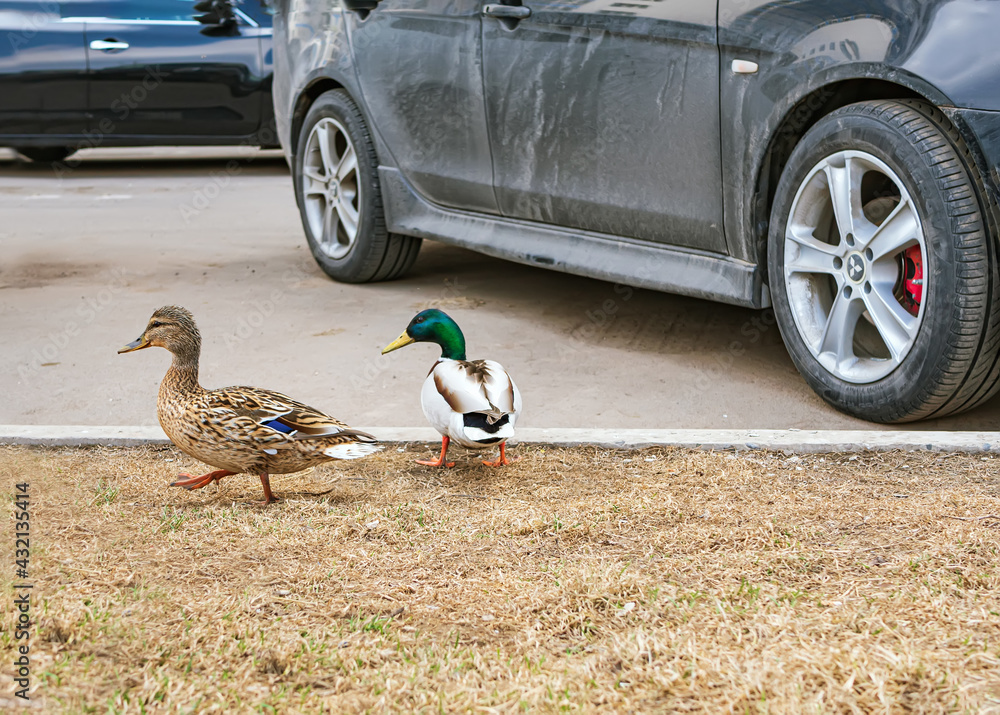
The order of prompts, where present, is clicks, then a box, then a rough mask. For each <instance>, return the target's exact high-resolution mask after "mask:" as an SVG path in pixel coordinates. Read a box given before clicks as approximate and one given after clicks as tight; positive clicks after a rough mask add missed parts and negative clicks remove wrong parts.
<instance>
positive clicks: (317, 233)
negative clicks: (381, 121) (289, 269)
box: [294, 89, 420, 283]
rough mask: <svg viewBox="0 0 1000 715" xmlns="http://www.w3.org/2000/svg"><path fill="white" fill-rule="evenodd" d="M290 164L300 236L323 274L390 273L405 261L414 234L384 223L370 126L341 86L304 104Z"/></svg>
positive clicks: (412, 252)
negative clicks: (390, 229)
mask: <svg viewBox="0 0 1000 715" xmlns="http://www.w3.org/2000/svg"><path fill="white" fill-rule="evenodd" d="M294 172H295V198H296V201H297V203H298V206H299V213H300V214H301V217H302V226H303V228H304V229H305V233H306V240H307V241H308V242H309V248H310V250H311V251H312V254H313V258H315V259H316V262H317V263H318V264H319V266H320V267H321V268H322V269H323V270H324V271H325V272H326V273H327V275H329V276H330V277H331V278H333V279H335V280H338V281H341V282H345V283H367V282H371V281H381V280H389V279H392V278H396V277H398V276H400V275H402V274H403V273H404V272H405V271H406V270H407V269H409V268H410V266H412V265H413V262H414V261H415V260H416V258H417V253H418V252H419V250H420V239H419V238H413V237H410V236H401V235H397V234H393V233H389V232H388V231H387V230H386V226H385V214H384V212H383V208H382V193H381V188H380V185H379V178H378V158H377V157H376V155H375V148H374V146H373V145H372V140H371V134H370V133H369V131H368V127H367V126H366V124H365V120H364V118H363V117H362V115H361V112H360V110H359V109H358V107H357V105H356V104H355V103H354V101H353V100H352V99H351V97H350V96H349V95H348V94H347V93H346V92H345V91H344V90H340V89H338V90H332V91H330V92H326V93H325V94H323V95H320V97H319V98H317V99H316V101H315V102H314V103H313V105H312V106H311V107H310V109H309V112H308V113H307V114H306V117H305V121H304V122H303V125H302V130H301V132H300V133H299V140H298V144H297V145H296V152H295V166H294Z"/></svg>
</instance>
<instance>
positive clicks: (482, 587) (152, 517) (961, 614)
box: [0, 445, 1000, 713]
mask: <svg viewBox="0 0 1000 715" xmlns="http://www.w3.org/2000/svg"><path fill="white" fill-rule="evenodd" d="M432 451H433V449H432V448H431V447H430V446H420V445H418V446H411V447H409V448H408V449H407V451H397V450H396V448H395V447H390V448H389V449H388V450H387V452H386V453H384V454H382V455H379V456H378V457H376V458H372V459H369V460H365V461H360V462H356V463H353V464H348V465H345V466H341V467H324V468H321V469H318V470H315V471H313V472H311V473H306V474H300V475H292V476H288V477H275V478H274V479H273V480H272V484H273V485H274V489H275V492H276V493H277V494H278V495H280V496H283V497H284V498H285V501H284V502H282V503H281V504H278V505H274V506H272V507H269V508H261V507H258V506H255V505H253V504H252V502H253V500H257V499H260V498H261V489H260V483H259V481H258V480H256V479H255V478H251V477H246V476H242V477H230V478H228V479H226V480H225V481H224V482H223V484H222V488H221V490H217V489H216V487H214V486H213V487H210V488H208V489H206V490H204V491H202V492H200V493H199V492H194V493H188V492H184V491H181V490H176V489H168V488H167V487H166V486H165V485H166V483H167V482H168V481H169V480H170V479H171V478H172V477H173V475H174V474H175V473H177V472H178V471H182V470H184V469H192V468H194V469H197V468H198V467H199V466H201V465H198V464H196V463H194V462H193V461H191V460H189V459H188V458H186V457H184V456H183V455H181V454H180V453H179V452H176V451H174V450H172V449H160V448H144V449H59V450H45V449H29V448H14V447H7V448H0V465H2V466H0V476H2V479H3V482H2V486H3V489H4V491H5V493H7V492H9V490H10V488H11V485H12V483H13V482H14V481H15V480H30V483H31V490H32V493H33V498H32V517H31V522H32V528H33V530H34V532H33V540H32V547H33V554H32V567H33V568H32V570H33V576H32V579H31V580H32V581H33V582H34V583H35V591H36V596H37V597H40V598H42V599H43V603H42V604H36V606H35V609H36V610H35V612H36V614H37V615H38V626H37V632H36V634H35V636H34V637H33V639H32V651H31V656H32V670H33V676H34V678H35V686H36V687H35V689H34V691H33V698H34V699H35V700H36V701H40V702H41V703H42V704H43V705H44V707H45V709H46V710H47V711H50V712H83V711H88V712H140V711H143V710H145V711H171V712H173V711H177V712H180V711H184V712H190V711H198V712H213V711H223V710H240V711H257V710H259V711H265V712H275V711H278V712H283V713H284V712H320V711H326V712H347V711H364V710H370V711H375V712H380V711H396V712H433V711H444V712H494V711H496V712H518V711H522V710H528V711H533V712H547V711H557V710H582V711H598V710H607V711H611V710H613V711H621V712H657V711H658V712H666V711H702V712H705V711H707V712H745V711H750V712H787V713H792V712H796V713H797V712H901V711H919V712H939V711H949V712H950V711H964V712H984V711H991V710H992V711H994V712H996V711H1000V667H998V666H1000V657H998V656H1000V575H998V572H997V556H998V549H1000V520H997V519H976V518H975V517H980V516H985V515H990V514H993V515H1000V505H998V503H997V501H998V499H997V497H998V496H1000V484H998V481H997V478H996V466H995V465H996V464H997V462H996V461H994V460H992V459H986V460H984V459H983V458H981V457H979V456H957V455H934V454H924V453H909V454H903V453H891V454H883V455H864V456H861V457H858V458H850V459H849V458H847V457H843V456H840V457H838V456H829V455H827V456H826V457H818V456H816V457H804V458H801V459H799V458H794V457H793V458H791V459H789V458H787V457H786V456H784V455H775V454H765V453H759V452H757V453H742V454H739V455H732V454H719V453H715V454H712V453H708V454H706V453H700V452H691V451H682V450H646V451H638V452H617V451H608V450H597V449H541V448H537V447H529V446H521V447H519V448H517V449H516V452H517V453H519V454H521V455H522V457H523V458H522V460H521V461H520V462H517V463H516V464H514V465H513V466H511V467H508V468H506V469H504V470H501V471H492V470H488V469H486V468H484V467H481V466H479V465H478V462H476V461H473V458H472V456H469V457H467V458H463V457H461V456H460V461H459V466H458V467H457V468H456V469H453V470H450V471H445V472H440V471H433V470H430V469H427V468H425V467H420V466H418V465H414V464H413V461H412V460H413V459H414V457H416V456H418V453H419V454H420V455H423V456H430V455H431V452H432ZM456 456H459V452H456ZM321 492H325V493H323V494H320V493H321ZM8 507H9V503H8ZM8 513H9V509H8ZM7 523H8V524H9V528H8V534H12V532H13V524H12V523H11V522H10V520H9V519H8V520H7ZM2 541H3V550H2V551H0V554H2V557H3V562H4V566H3V574H4V580H5V581H6V582H7V583H8V584H9V582H10V575H11V574H12V566H10V564H11V563H12V556H11V555H10V549H11V548H12V546H13V545H12V543H11V542H12V541H13V537H12V536H10V535H9V536H8V537H5V538H4V539H3V540H2ZM4 593H5V594H8V595H7V596H4V603H3V613H4V615H3V632H2V633H0V672H2V674H3V677H4V679H5V681H6V682H7V683H10V678H9V676H10V674H11V663H12V660H13V657H14V656H13V650H12V643H11V637H10V635H11V626H12V622H13V619H12V615H11V611H10V608H9V602H10V596H9V594H10V593H11V591H10V590H9V587H8V588H6V589H5V590H4ZM7 702H10V701H7Z"/></svg>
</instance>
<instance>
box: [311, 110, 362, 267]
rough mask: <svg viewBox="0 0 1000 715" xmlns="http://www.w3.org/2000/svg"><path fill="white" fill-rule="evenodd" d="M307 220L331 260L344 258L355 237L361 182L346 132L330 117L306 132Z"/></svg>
mask: <svg viewBox="0 0 1000 715" xmlns="http://www.w3.org/2000/svg"><path fill="white" fill-rule="evenodd" d="M302 181H303V190H302V193H303V198H304V199H305V200H304V206H303V208H304V209H305V214H306V220H307V221H308V223H309V230H310V231H311V232H312V235H313V237H314V238H315V239H316V243H317V244H318V245H319V248H320V250H321V251H323V253H325V254H326V255H327V256H329V257H330V258H343V257H344V256H346V255H347V253H348V252H349V251H350V250H351V247H352V246H353V245H354V241H355V239H356V238H357V236H358V221H359V216H360V206H361V182H360V181H359V180H358V155H357V152H356V151H355V150H354V144H352V143H351V138H350V137H349V136H348V134H347V130H346V129H344V126H343V125H342V124H341V123H340V122H338V121H337V120H336V119H331V118H329V117H326V118H323V119H321V120H319V121H318V122H316V126H314V127H313V128H312V131H311V132H309V138H308V140H307V141H306V149H305V153H304V154H303V162H302Z"/></svg>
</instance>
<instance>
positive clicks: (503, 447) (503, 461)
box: [483, 442, 517, 467]
mask: <svg viewBox="0 0 1000 715" xmlns="http://www.w3.org/2000/svg"><path fill="white" fill-rule="evenodd" d="M516 461H517V457H514V459H507V443H506V442H502V443H501V444H500V458H499V459H497V460H496V461H494V462H487V461H486V460H485V459H484V460H483V464H485V465H486V466H487V467H506V466H507V465H508V464H510V463H511V462H516Z"/></svg>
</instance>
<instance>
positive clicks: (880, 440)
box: [0, 425, 1000, 453]
mask: <svg viewBox="0 0 1000 715" xmlns="http://www.w3.org/2000/svg"><path fill="white" fill-rule="evenodd" d="M360 429H363V430H365V431H366V432H371V433H372V434H374V435H375V436H377V437H378V438H379V439H380V440H381V441H383V442H437V441H439V440H440V435H438V433H437V432H436V431H434V430H433V429H431V428H430V427H362V428H360ZM517 442H519V443H522V444H546V445H552V446H560V447H575V446H581V445H586V446H592V447H605V448H620V449H634V448H639V447H655V446H659V447H688V448H693V449H706V450H711V449H718V450H723V449H768V450H774V451H787V452H798V453H823V452H864V451H876V452H884V451H888V450H894V449H901V450H927V451H934V452H998V451H1000V433H997V432H940V431H939V432H917V431H913V432H904V431H901V430H884V431H883V430H871V431H866V430H794V429H792V430H725V429H704V430H702V429H676V430H672V429H663V430H642V429H620V430H616V429H577V428H566V429H542V428H537V427H536V428H531V427H526V428H523V429H520V430H518V435H517ZM169 443H170V442H169V440H168V439H167V437H166V435H164V434H163V431H162V430H161V429H160V428H159V427H141V426H121V427H102V426H85V425H0V444H27V445H44V446H67V447H76V446H86V445H108V446H119V447H129V446H135V445H142V444H169Z"/></svg>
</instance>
